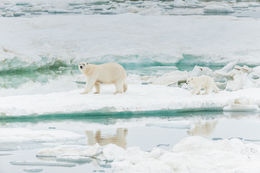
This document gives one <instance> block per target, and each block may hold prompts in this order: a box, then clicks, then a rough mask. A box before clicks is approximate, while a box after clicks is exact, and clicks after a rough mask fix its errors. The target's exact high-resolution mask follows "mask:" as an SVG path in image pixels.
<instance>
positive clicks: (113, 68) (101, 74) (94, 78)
mask: <svg viewBox="0 0 260 173" xmlns="http://www.w3.org/2000/svg"><path fill="white" fill-rule="evenodd" d="M79 70H80V71H81V72H82V73H83V74H84V75H85V76H86V77H87V82H86V90H85V91H84V92H83V93H82V94H87V93H89V92H91V90H92V88H93V87H94V86H95V88H96V92H95V93H96V94H99V93H100V84H114V85H115V87H116V92H115V94H117V93H123V92H126V90H127V84H126V71H125V69H124V68H123V67H122V66H121V65H120V64H117V63H106V64H100V65H95V64H88V63H80V64H79Z"/></svg>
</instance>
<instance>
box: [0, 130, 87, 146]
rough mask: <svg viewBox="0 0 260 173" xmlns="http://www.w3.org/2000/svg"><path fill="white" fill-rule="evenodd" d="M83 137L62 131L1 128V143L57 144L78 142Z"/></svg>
mask: <svg viewBox="0 0 260 173" xmlns="http://www.w3.org/2000/svg"><path fill="white" fill-rule="evenodd" d="M82 137H83V136H82V135H80V134H77V133H74V132H71V131H64V130H31V129H27V128H1V130H0V142H1V143H11V142H12V143H21V142H57V141H66V140H78V139H80V138H82Z"/></svg>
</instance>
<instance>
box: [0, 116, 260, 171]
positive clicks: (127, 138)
mask: <svg viewBox="0 0 260 173" xmlns="http://www.w3.org/2000/svg"><path fill="white" fill-rule="evenodd" d="M73 116H74V117H76V116H79V117H80V118H77V119H75V118H74V117H73ZM104 116H105V115H104ZM104 116H102V115H93V116H89V115H88V116H80V115H77V114H75V115H72V116H67V117H65V116H61V117H58V116H57V117H56V118H53V117H52V116H49V117H48V118H47V117H42V118H40V117H38V119H37V118H35V117H31V118H23V117H20V118H13V119H9V120H6V121H5V120H4V119H2V120H1V128H11V129H13V130H15V128H27V129H32V130H34V131H39V130H42V131H46V130H51V131H57V130H65V131H70V132H73V133H77V134H80V135H82V137H80V138H79V139H77V140H75V139H69V138H68V139H67V140H66V141H62V140H61V141H60V140H57V141H55V140H53V141H50V142H44V141H42V142H40V141H37V140H36V139H35V141H28V142H23V143H21V142H18V143H17V144H16V145H13V146H12V143H11V145H10V144H9V143H8V140H10V139H11V137H12V136H10V135H9V139H6V142H5V143H1V145H0V150H1V154H6V155H1V156H0V160H1V161H0V164H1V169H0V170H1V171H2V172H7V171H10V170H11V171H13V172H23V171H24V170H25V169H29V168H30V169H36V168H37V169H43V172H46V171H47V172H55V171H64V172H69V171H78V172H84V171H86V170H89V171H92V172H94V170H104V171H105V172H109V170H110V169H109V168H104V167H100V166H98V164H96V161H95V159H94V160H93V159H91V161H90V162H87V163H84V162H83V163H78V162H75V163H73V162H67V161H65V162H64V161H57V160H56V159H55V158H41V157H36V155H37V153H38V151H39V149H40V148H46V147H55V146H61V145H64V144H66V145H73V146H74V147H76V146H87V145H93V144H95V143H96V142H97V143H98V144H99V145H105V144H108V143H113V144H115V145H117V146H119V147H123V148H125V147H132V146H139V147H140V148H141V149H142V150H145V151H149V150H151V149H152V148H154V147H161V148H164V149H167V150H168V149H170V148H171V147H172V146H173V145H175V144H176V143H178V142H179V141H180V140H181V139H182V138H184V137H187V136H197V135H200V136H204V137H206V138H209V139H212V140H220V139H227V138H239V139H240V140H243V141H246V142H249V141H254V142H257V143H258V142H259V140H260V136H259V135H258V133H256V132H257V131H259V130H260V129H259V120H260V119H259V114H242V113H232V114H223V113H222V112H197V113H192V112H186V113H168V114H166V115H165V113H163V112H162V114H161V112H157V115H155V116H149V114H146V115H143V114H141V115H136V116H131V115H124V114H123V115H120V114H119V115H111V116H107V115H106V116H105V117H106V118H104ZM249 117H250V118H249ZM230 126H232V129H230ZM68 127H70V128H68ZM10 132H11V131H10ZM121 133H122V134H123V136H121V135H120V134H121ZM10 134H12V133H10ZM169 136H170V138H169ZM35 138H38V137H37V136H35ZM23 162H25V163H23ZM16 163H17V164H18V165H17V164H16ZM55 163H56V164H55ZM66 164H68V165H66ZM33 165H35V166H33ZM67 166H69V167H70V168H67Z"/></svg>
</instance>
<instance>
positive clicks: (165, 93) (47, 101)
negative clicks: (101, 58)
mask: <svg viewBox="0 0 260 173" xmlns="http://www.w3.org/2000/svg"><path fill="white" fill-rule="evenodd" d="M81 91H82V89H77V90H72V91H68V92H58V93H48V94H35V95H18V96H6V97H1V98H0V112H1V116H22V115H43V114H64V113H66V114H69V113H88V112H93V111H99V112H121V111H154V110H193V109H207V110H210V109H219V110H221V109H222V108H223V107H224V106H225V105H227V104H229V102H230V100H234V99H236V98H238V97H241V96H247V97H248V98H249V99H251V100H253V101H254V102H255V103H260V101H259V98H260V96H259V94H260V92H259V91H260V88H248V89H241V90H238V91H232V92H229V91H220V92H219V93H218V94H209V95H200V96H196V95H192V94H191V93H190V91H189V90H187V89H182V88H178V87H167V86H161V85H138V84H132V85H129V90H128V91H127V92H126V93H125V94H122V95H119V94H118V95H114V94H113V92H114V87H113V86H110V85H108V86H102V89H101V94H99V95H96V94H93V93H90V94H87V95H81V94H80V92H81ZM32 103H33V106H32Z"/></svg>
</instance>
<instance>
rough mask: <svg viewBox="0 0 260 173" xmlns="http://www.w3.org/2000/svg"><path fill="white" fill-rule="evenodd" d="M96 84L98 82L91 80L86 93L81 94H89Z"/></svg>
mask: <svg viewBox="0 0 260 173" xmlns="http://www.w3.org/2000/svg"><path fill="white" fill-rule="evenodd" d="M95 82H96V80H94V79H89V80H88V82H87V85H86V90H85V91H84V92H82V93H81V94H88V93H89V92H91V90H92V88H93V86H94V84H95Z"/></svg>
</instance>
